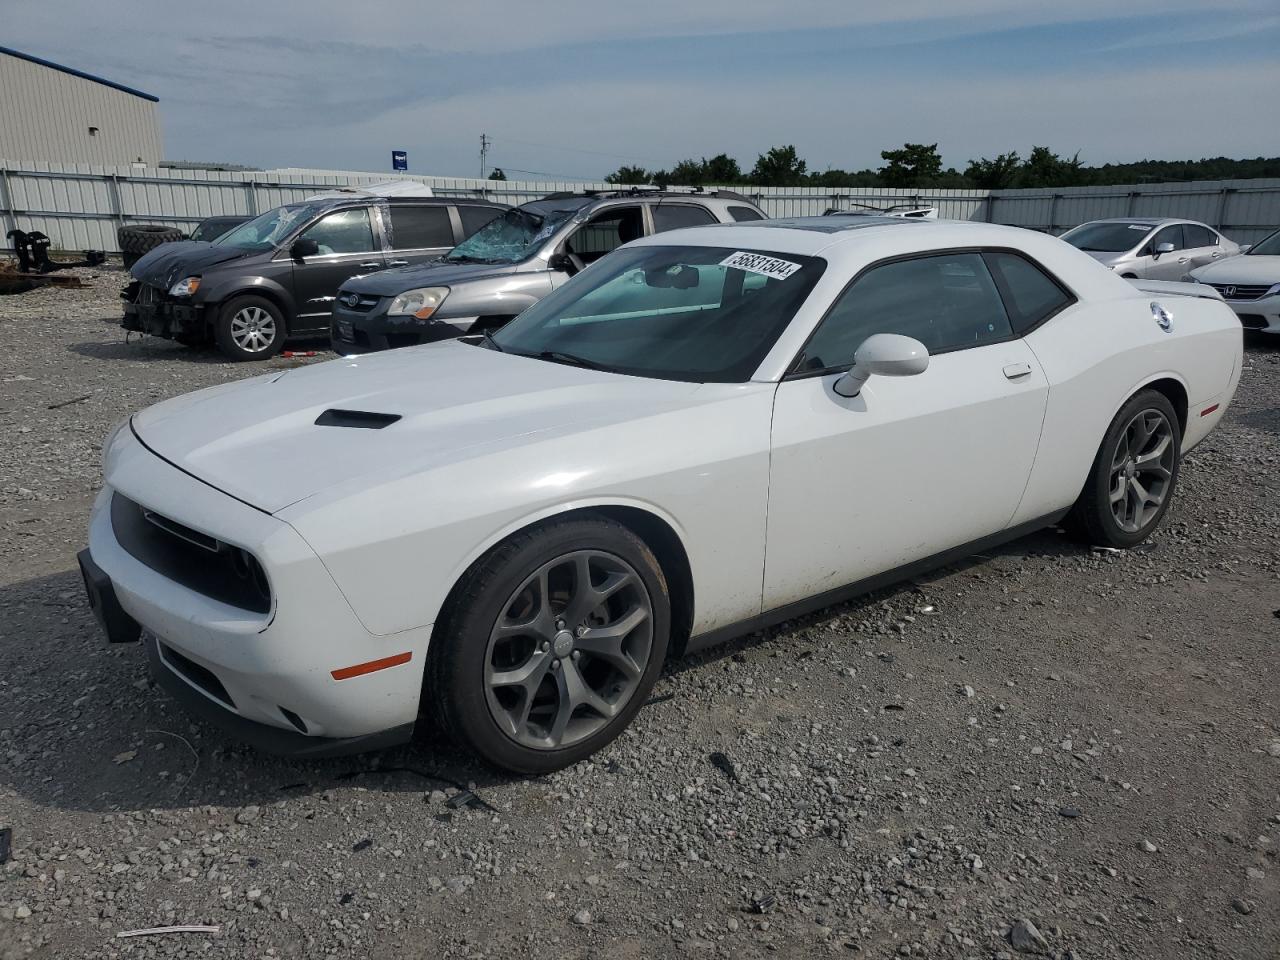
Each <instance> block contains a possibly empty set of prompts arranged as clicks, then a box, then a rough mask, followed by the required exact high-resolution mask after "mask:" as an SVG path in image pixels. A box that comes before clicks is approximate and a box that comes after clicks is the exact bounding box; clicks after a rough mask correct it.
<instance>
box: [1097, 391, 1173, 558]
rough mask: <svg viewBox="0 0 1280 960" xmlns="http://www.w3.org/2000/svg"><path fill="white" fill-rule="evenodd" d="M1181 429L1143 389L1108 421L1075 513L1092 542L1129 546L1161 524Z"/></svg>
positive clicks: (1158, 398) (1163, 403) (1164, 402)
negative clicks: (1109, 422) (1109, 424)
mask: <svg viewBox="0 0 1280 960" xmlns="http://www.w3.org/2000/svg"><path fill="white" fill-rule="evenodd" d="M1181 446H1182V430H1181V428H1180V427H1179V424H1178V417H1177V414H1176V413H1175V412H1174V409H1173V404H1171V403H1170V402H1169V400H1168V398H1167V397H1165V395H1164V394H1162V393H1159V392H1157V391H1155V390H1144V391H1142V392H1141V393H1138V394H1136V395H1135V396H1133V397H1132V398H1131V399H1130V400H1129V402H1128V403H1126V404H1125V405H1124V406H1123V407H1121V409H1120V412H1119V413H1117V414H1116V416H1115V419H1114V420H1112V422H1111V426H1110V428H1109V429H1108V430H1107V434H1106V436H1105V437H1104V438H1103V440H1102V445H1101V446H1100V447H1099V448H1098V454H1097V456H1096V457H1095V458H1094V461H1093V468H1092V469H1091V470H1090V472H1089V480H1088V482H1087V483H1086V484H1085V487H1084V490H1083V491H1082V492H1081V494H1080V499H1079V500H1078V501H1077V502H1076V505H1075V508H1074V510H1073V514H1074V519H1075V521H1076V525H1077V526H1078V528H1079V529H1080V531H1081V532H1082V533H1083V534H1084V536H1085V537H1086V538H1087V539H1088V540H1089V542H1090V543H1094V544H1098V545H1101V546H1107V547H1122V548H1123V547H1132V546H1135V545H1136V544H1139V543H1141V542H1142V541H1143V540H1145V539H1146V538H1147V537H1149V536H1150V535H1151V533H1152V532H1153V531H1154V530H1155V528H1156V527H1157V526H1158V525H1159V523H1160V520H1161V518H1162V517H1163V516H1164V514H1165V511H1166V510H1168V509H1169V504H1170V502H1172V500H1173V492H1174V488H1175V487H1176V486H1177V482H1178V470H1179V467H1180V465H1181V458H1180V451H1181Z"/></svg>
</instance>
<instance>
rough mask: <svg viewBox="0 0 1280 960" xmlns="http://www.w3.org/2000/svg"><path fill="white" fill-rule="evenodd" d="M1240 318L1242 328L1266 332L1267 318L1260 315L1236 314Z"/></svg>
mask: <svg viewBox="0 0 1280 960" xmlns="http://www.w3.org/2000/svg"><path fill="white" fill-rule="evenodd" d="M1236 316H1238V317H1239V318H1240V326H1242V327H1244V328H1245V329H1246V330H1265V329H1266V328H1267V318H1266V317H1264V316H1263V315H1262V314H1260V313H1240V314H1236Z"/></svg>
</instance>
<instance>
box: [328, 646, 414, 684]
mask: <svg viewBox="0 0 1280 960" xmlns="http://www.w3.org/2000/svg"><path fill="white" fill-rule="evenodd" d="M412 659H413V651H412V650H406V651H405V652H404V653H397V654H396V655H395V656H392V657H383V658H382V659H381V660H370V661H369V662H368V663H357V664H356V665H355V666H353V667H343V668H342V669H341V670H333V671H330V675H331V676H332V677H333V679H335V680H350V679H351V678H352V677H363V676H364V675H365V674H366V673H376V672H377V671H379V670H386V669H387V668H388V667H398V666H400V664H402V663H408V662H409V661H410V660H412Z"/></svg>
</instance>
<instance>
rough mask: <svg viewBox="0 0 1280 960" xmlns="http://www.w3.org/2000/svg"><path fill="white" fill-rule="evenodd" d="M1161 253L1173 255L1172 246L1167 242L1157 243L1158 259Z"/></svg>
mask: <svg viewBox="0 0 1280 960" xmlns="http://www.w3.org/2000/svg"><path fill="white" fill-rule="evenodd" d="M1162 253H1173V244H1172V243H1169V242H1168V241H1167V240H1166V241H1165V242H1164V243H1157V244H1156V256H1157V257H1158V256H1160V254H1162Z"/></svg>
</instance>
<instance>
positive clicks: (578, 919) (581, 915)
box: [573, 910, 591, 927]
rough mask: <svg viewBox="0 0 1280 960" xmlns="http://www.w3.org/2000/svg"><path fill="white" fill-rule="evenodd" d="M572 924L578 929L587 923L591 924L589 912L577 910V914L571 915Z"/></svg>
mask: <svg viewBox="0 0 1280 960" xmlns="http://www.w3.org/2000/svg"><path fill="white" fill-rule="evenodd" d="M573 922H574V923H576V924H577V925H578V926H580V927H585V926H586V925H587V924H588V923H590V922H591V911H590V910H579V911H578V912H577V913H575V914H574V915H573Z"/></svg>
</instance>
